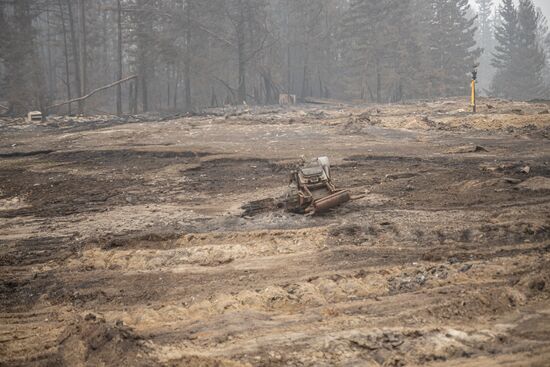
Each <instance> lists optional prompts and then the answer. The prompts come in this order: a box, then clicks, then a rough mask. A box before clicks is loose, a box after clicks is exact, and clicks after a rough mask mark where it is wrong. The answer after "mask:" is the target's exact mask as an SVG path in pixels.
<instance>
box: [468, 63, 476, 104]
mask: <svg viewBox="0 0 550 367" xmlns="http://www.w3.org/2000/svg"><path fill="white" fill-rule="evenodd" d="M476 80H477V70H476V69H475V68H474V70H473V71H472V98H471V101H470V103H471V105H472V110H473V113H476V107H477V106H476Z"/></svg>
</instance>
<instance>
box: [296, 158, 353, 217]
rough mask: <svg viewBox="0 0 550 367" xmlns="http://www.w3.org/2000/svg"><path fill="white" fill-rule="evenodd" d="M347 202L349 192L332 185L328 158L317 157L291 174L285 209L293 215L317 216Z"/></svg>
mask: <svg viewBox="0 0 550 367" xmlns="http://www.w3.org/2000/svg"><path fill="white" fill-rule="evenodd" d="M349 200H350V194H349V191H347V190H338V189H336V187H335V186H334V184H333V183H332V178H331V175H330V163H329V160H328V158H327V157H319V158H315V159H313V160H311V161H310V162H304V163H303V164H302V165H301V166H300V167H298V168H297V169H296V170H293V171H292V172H291V175H290V184H289V188H288V193H287V195H286V200H285V208H286V209H287V210H288V211H291V212H293V213H299V214H317V213H322V212H326V211H327V210H329V209H331V208H334V207H336V206H338V205H341V204H343V203H345V202H347V201H349Z"/></svg>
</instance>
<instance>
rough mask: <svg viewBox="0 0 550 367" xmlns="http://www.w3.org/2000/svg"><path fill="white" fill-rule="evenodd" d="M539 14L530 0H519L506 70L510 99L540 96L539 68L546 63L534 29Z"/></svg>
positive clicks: (537, 25) (536, 25)
mask: <svg viewBox="0 0 550 367" xmlns="http://www.w3.org/2000/svg"><path fill="white" fill-rule="evenodd" d="M541 20H542V19H541V14H540V13H538V12H537V11H536V9H535V6H534V4H533V2H532V0H520V2H519V8H518V37H517V42H518V43H517V47H514V48H513V49H512V54H511V60H510V61H511V62H510V67H509V69H508V72H509V74H510V75H511V76H512V78H513V82H512V83H511V84H510V85H509V86H508V88H507V92H506V93H507V94H508V96H509V97H510V98H513V99H521V100H527V99H533V98H541V97H543V93H544V92H545V90H544V80H543V74H542V73H543V70H544V67H545V65H546V58H545V54H544V51H543V50H542V48H541V47H540V43H539V39H538V30H539V25H540V22H541Z"/></svg>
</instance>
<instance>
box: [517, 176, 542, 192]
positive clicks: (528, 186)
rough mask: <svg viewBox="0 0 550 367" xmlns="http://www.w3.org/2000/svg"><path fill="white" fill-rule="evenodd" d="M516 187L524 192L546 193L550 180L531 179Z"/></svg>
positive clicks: (539, 177) (538, 177)
mask: <svg viewBox="0 0 550 367" xmlns="http://www.w3.org/2000/svg"><path fill="white" fill-rule="evenodd" d="M517 187H519V188H520V189H524V190H532V191H548V190H550V178H548V177H541V176H537V177H531V178H529V179H527V180H525V181H523V182H522V183H520V184H519V185H518V186H517Z"/></svg>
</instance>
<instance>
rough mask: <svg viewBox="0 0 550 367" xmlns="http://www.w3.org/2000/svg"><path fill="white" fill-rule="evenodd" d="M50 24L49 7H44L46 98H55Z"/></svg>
mask: <svg viewBox="0 0 550 367" xmlns="http://www.w3.org/2000/svg"><path fill="white" fill-rule="evenodd" d="M50 28H51V26H50V7H49V6H47V7H46V39H47V41H46V43H47V44H48V45H47V57H48V99H50V100H54V99H55V68H54V67H53V62H52V34H51V29H50Z"/></svg>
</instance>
